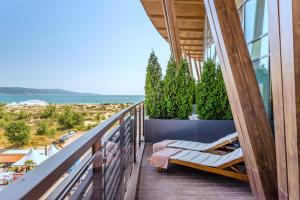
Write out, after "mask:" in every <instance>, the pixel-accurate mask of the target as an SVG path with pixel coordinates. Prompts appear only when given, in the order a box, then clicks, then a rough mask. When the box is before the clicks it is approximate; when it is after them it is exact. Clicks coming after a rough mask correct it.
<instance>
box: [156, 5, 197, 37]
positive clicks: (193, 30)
mask: <svg viewBox="0 0 300 200" xmlns="http://www.w3.org/2000/svg"><path fill="white" fill-rule="evenodd" d="M164 1H170V0H164ZM156 29H157V30H158V31H165V30H168V28H166V27H157V28H156ZM177 30H178V31H180V32H193V33H203V28H177Z"/></svg>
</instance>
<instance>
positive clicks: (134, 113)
mask: <svg viewBox="0 0 300 200" xmlns="http://www.w3.org/2000/svg"><path fill="white" fill-rule="evenodd" d="M136 118H137V113H136V107H134V108H133V127H134V128H133V152H134V159H133V161H134V162H136V145H137V142H136V132H137V120H136Z"/></svg>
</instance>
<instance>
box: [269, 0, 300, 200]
mask: <svg viewBox="0 0 300 200" xmlns="http://www.w3.org/2000/svg"><path fill="white" fill-rule="evenodd" d="M269 34H270V55H271V56H270V61H271V69H272V70H271V75H272V76H271V77H272V93H273V108H274V122H275V136H276V156H277V176H278V196H279V199H282V200H283V199H300V86H299V81H300V74H299V72H300V1H299V0H284V1H283V0H273V1H269Z"/></svg>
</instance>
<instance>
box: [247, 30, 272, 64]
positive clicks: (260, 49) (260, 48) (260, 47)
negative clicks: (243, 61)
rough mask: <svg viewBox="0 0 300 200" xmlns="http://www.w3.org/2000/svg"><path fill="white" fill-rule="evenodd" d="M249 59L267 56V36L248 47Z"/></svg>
mask: <svg viewBox="0 0 300 200" xmlns="http://www.w3.org/2000/svg"><path fill="white" fill-rule="evenodd" d="M248 49H249V53H250V56H251V59H252V60H254V59H257V58H260V57H262V56H266V55H268V54H269V37H268V35H266V36H264V37H263V38H261V39H259V40H257V41H255V42H253V43H251V44H249V45H248Z"/></svg>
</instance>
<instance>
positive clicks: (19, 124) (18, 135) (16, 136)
mask: <svg viewBox="0 0 300 200" xmlns="http://www.w3.org/2000/svg"><path fill="white" fill-rule="evenodd" d="M5 136H6V137H7V139H8V141H9V142H10V143H12V144H14V145H16V146H22V145H25V144H27V143H28V141H29V138H30V127H29V126H28V125H27V124H26V123H25V122H24V121H16V122H10V123H9V124H8V125H7V126H6V128H5Z"/></svg>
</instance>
